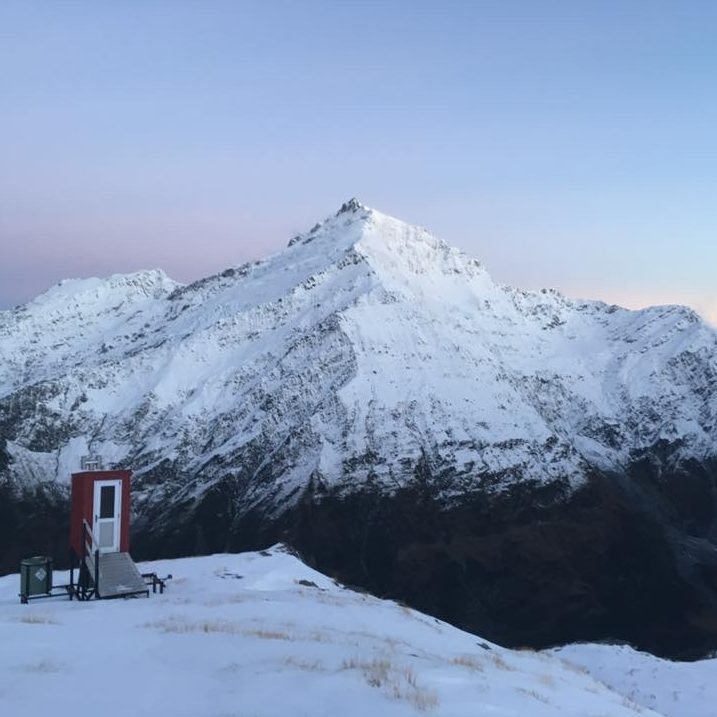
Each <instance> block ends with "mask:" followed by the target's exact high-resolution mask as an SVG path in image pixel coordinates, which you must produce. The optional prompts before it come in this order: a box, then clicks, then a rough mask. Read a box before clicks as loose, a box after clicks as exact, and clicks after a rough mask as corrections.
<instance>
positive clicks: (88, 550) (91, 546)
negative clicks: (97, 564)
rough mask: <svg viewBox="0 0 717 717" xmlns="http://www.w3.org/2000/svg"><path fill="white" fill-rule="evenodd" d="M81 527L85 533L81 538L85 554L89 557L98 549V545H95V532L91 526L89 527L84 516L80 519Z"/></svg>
mask: <svg viewBox="0 0 717 717" xmlns="http://www.w3.org/2000/svg"><path fill="white" fill-rule="evenodd" d="M82 527H83V528H84V530H85V535H84V536H83V538H82V539H83V541H84V543H85V554H86V556H87V557H88V558H91V557H92V556H93V555H94V554H95V553H96V552H97V551H98V550H99V546H98V545H97V540H96V538H95V534H94V533H93V532H92V528H90V524H89V523H88V522H87V521H86V520H85V519H84V518H83V519H82ZM88 536H89V538H90V542H89V543H88V542H87V537H88Z"/></svg>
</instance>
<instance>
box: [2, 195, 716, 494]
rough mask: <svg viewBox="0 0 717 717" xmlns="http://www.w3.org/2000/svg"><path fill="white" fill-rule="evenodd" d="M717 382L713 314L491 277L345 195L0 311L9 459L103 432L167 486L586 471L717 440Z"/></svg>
mask: <svg viewBox="0 0 717 717" xmlns="http://www.w3.org/2000/svg"><path fill="white" fill-rule="evenodd" d="M716 385H717V333H716V332H715V331H714V330H713V329H711V328H710V327H709V326H708V325H706V324H705V323H704V322H702V321H701V320H700V319H699V318H698V316H697V315H696V314H694V313H693V312H692V311H691V310H689V309H687V308H684V307H678V306H662V307H655V308H651V309H646V310H643V311H628V310H625V309H621V308H619V307H617V306H608V305H606V304H604V303H600V302H594V301H578V300H571V299H568V298H566V297H564V296H561V295H560V294H558V293H556V292H554V291H542V292H526V291H521V290H518V289H512V288H508V287H504V286H498V285H496V284H495V283H494V282H493V281H492V280H491V278H490V276H489V275H488V274H487V273H486V271H485V270H484V268H483V267H482V266H481V265H480V264H479V263H478V262H477V261H475V260H473V259H470V258H469V257H467V256H465V255H464V254H462V253H461V252H459V251H458V250H456V249H452V248H451V247H449V246H448V245H446V244H445V243H444V242H442V241H440V240H439V239H436V238H435V237H434V236H432V235H431V234H430V233H429V232H427V231H426V230H424V229H421V228H418V227H413V226H410V225H408V224H405V223H403V222H401V221H399V220H397V219H393V218H391V217H389V216H386V215H384V214H381V213H380V212H377V211H375V210H372V209H368V208H366V207H364V206H362V205H361V204H360V203H358V202H357V201H356V200H352V201H350V202H348V203H347V204H345V205H344V206H343V207H342V208H341V210H340V211H339V212H338V213H337V214H336V215H334V216H332V217H330V218H329V219H327V220H326V221H324V222H322V223H320V224H317V225H316V226H315V227H314V228H313V229H312V230H311V231H310V232H308V233H306V234H304V235H300V236H297V237H295V238H294V239H293V240H292V241H291V243H290V245H289V247H288V248H287V249H286V250H284V251H283V252H281V253H279V254H277V255H275V256H272V257H270V258H268V259H266V260H264V261H261V262H256V263H252V264H246V265H244V266H240V267H236V268H230V269H227V270H226V271H224V272H222V273H221V274H218V275H216V276H211V277H209V278H207V279H204V280H202V281H198V282H196V283H194V284H191V285H189V286H180V285H178V284H176V283H175V282H173V281H172V280H170V279H169V278H168V277H167V276H165V275H164V274H163V273H162V272H161V271H147V272H141V273H138V274H132V275H127V276H119V275H118V276H112V277H109V278H107V279H87V280H72V281H66V282H63V283H61V284H59V285H57V286H55V287H54V288H52V289H50V290H49V291H48V292H47V293H45V294H43V295H42V296H40V297H38V298H37V299H35V300H34V301H32V302H30V303H29V304H27V305H25V306H22V307H19V308H17V309H14V310H11V311H4V312H0V474H5V475H6V476H9V477H11V478H12V479H15V480H17V481H19V482H20V483H22V484H27V483H28V482H34V481H40V482H47V481H53V480H57V481H61V482H63V481H66V480H67V478H68V475H69V473H70V472H71V471H72V470H74V469H76V467H77V465H78V459H79V456H80V455H82V454H86V453H89V452H94V453H99V454H101V455H103V456H104V457H105V460H106V461H107V462H109V463H112V464H117V465H119V464H122V465H126V466H130V467H132V468H134V469H135V470H136V471H138V472H139V473H141V474H143V475H144V476H145V477H146V480H147V481H148V483H154V482H157V481H158V480H159V479H160V478H161V477H162V476H166V475H170V474H171V475H172V476H173V477H174V478H175V479H176V480H178V481H179V482H180V483H181V484H182V485H183V486H184V488H183V489H179V490H177V487H176V485H175V486H174V488H173V489H172V493H173V495H174V496H175V497H177V496H179V497H187V496H188V495H196V494H197V493H201V492H202V491H203V490H205V489H206V488H207V487H208V486H210V485H211V484H212V482H213V481H214V480H218V479H221V478H222V477H225V476H228V475H229V476H232V477H233V478H234V479H236V480H239V481H241V482H242V484H243V486H244V487H243V495H244V496H245V498H246V499H247V501H248V502H254V503H257V502H262V501H264V502H266V501H270V502H271V503H273V504H274V505H278V504H281V503H282V501H285V499H286V498H287V497H289V496H292V495H296V494H297V493H298V492H299V491H300V490H301V489H302V488H303V487H305V486H306V485H307V482H308V481H309V479H310V478H312V477H313V478H314V479H315V480H316V481H318V482H319V483H322V484H326V485H330V486H341V485H345V486H349V487H350V488H351V489H352V490H353V489H355V488H356V487H357V486H360V485H362V484H363V483H365V482H367V481H371V483H372V485H374V486H375V485H380V486H383V487H384V488H387V489H394V488H395V487H396V486H400V485H405V484H406V482H409V481H410V480H411V479H412V478H413V477H414V475H415V471H416V465H417V464H418V463H419V462H421V461H423V462H426V463H427V465H428V466H429V468H430V470H431V472H432V473H433V474H435V475H439V474H440V475H445V476H447V477H449V478H450V480H447V481H446V485H445V486H444V494H445V495H446V496H448V497H449V496H450V495H451V494H455V493H460V492H462V491H464V490H470V489H473V488H476V487H478V488H485V487H487V486H491V485H497V486H504V485H507V484H510V483H511V482H513V481H516V480H521V479H523V480H524V479H535V480H538V481H541V482H550V481H556V480H560V481H566V482H567V483H568V484H570V485H572V486H575V485H578V484H580V482H581V481H582V480H583V478H584V476H585V475H586V473H587V472H588V471H589V470H590V469H591V468H593V467H597V468H598V469H600V470H618V471H621V470H624V468H625V466H627V465H628V464H629V463H630V461H631V460H634V459H635V457H638V456H641V455H642V454H643V453H644V451H647V450H651V449H652V448H654V447H655V446H656V445H666V446H671V449H670V450H669V451H668V455H669V461H671V462H672V463H679V462H680V461H683V460H685V459H690V460H694V459H697V460H704V459H705V458H707V457H713V456H715V454H716V453H717V448H716V445H717V388H716ZM267 456H271V460H270V461H268V460H267ZM158 490H159V496H157V495H150V494H149V493H148V495H147V497H148V499H150V500H151V499H152V498H156V497H162V495H163V491H162V488H161V487H159V488H158Z"/></svg>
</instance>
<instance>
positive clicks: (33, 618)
mask: <svg viewBox="0 0 717 717" xmlns="http://www.w3.org/2000/svg"><path fill="white" fill-rule="evenodd" d="M18 622H24V623H27V624H28V625H59V624H60V623H59V622H58V621H57V620H55V618H54V617H51V616H50V615H43V614H42V613H37V612H31V613H28V614H27V615H23V616H22V617H20V619H19V620H18Z"/></svg>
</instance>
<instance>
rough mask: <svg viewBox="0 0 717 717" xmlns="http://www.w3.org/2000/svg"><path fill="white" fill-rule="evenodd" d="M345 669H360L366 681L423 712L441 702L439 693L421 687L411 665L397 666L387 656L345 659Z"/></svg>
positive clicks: (343, 665) (391, 697)
mask: <svg viewBox="0 0 717 717" xmlns="http://www.w3.org/2000/svg"><path fill="white" fill-rule="evenodd" d="M341 667H342V669H344V670H358V671H360V672H361V674H362V675H363V677H364V679H365V680H366V683H367V684H368V685H370V686H371V687H374V688H378V689H381V691H382V692H383V693H384V695H386V697H388V698H389V699H392V700H405V701H406V702H408V703H409V704H411V705H413V707H415V708H416V709H417V710H419V711H421V712H428V711H430V710H433V709H435V708H436V707H437V706H438V704H439V699H438V695H437V694H436V693H435V692H432V691H430V690H426V689H423V688H421V687H419V685H418V680H417V679H416V673H415V672H414V671H413V670H412V669H411V668H410V667H404V666H398V667H397V666H395V665H394V664H393V663H392V662H391V661H390V660H388V659H386V658H375V659H373V660H362V659H360V658H352V659H350V660H344V661H343V663H342V665H341Z"/></svg>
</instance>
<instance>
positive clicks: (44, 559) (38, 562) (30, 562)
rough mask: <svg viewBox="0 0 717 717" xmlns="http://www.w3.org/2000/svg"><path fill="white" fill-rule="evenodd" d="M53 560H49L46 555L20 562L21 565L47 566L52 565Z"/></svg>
mask: <svg viewBox="0 0 717 717" xmlns="http://www.w3.org/2000/svg"><path fill="white" fill-rule="evenodd" d="M51 562H52V558H48V557H47V556H45V555H35V556H34V557H32V558H25V559H24V560H21V561H20V565H30V566H32V565H47V563H51Z"/></svg>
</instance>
